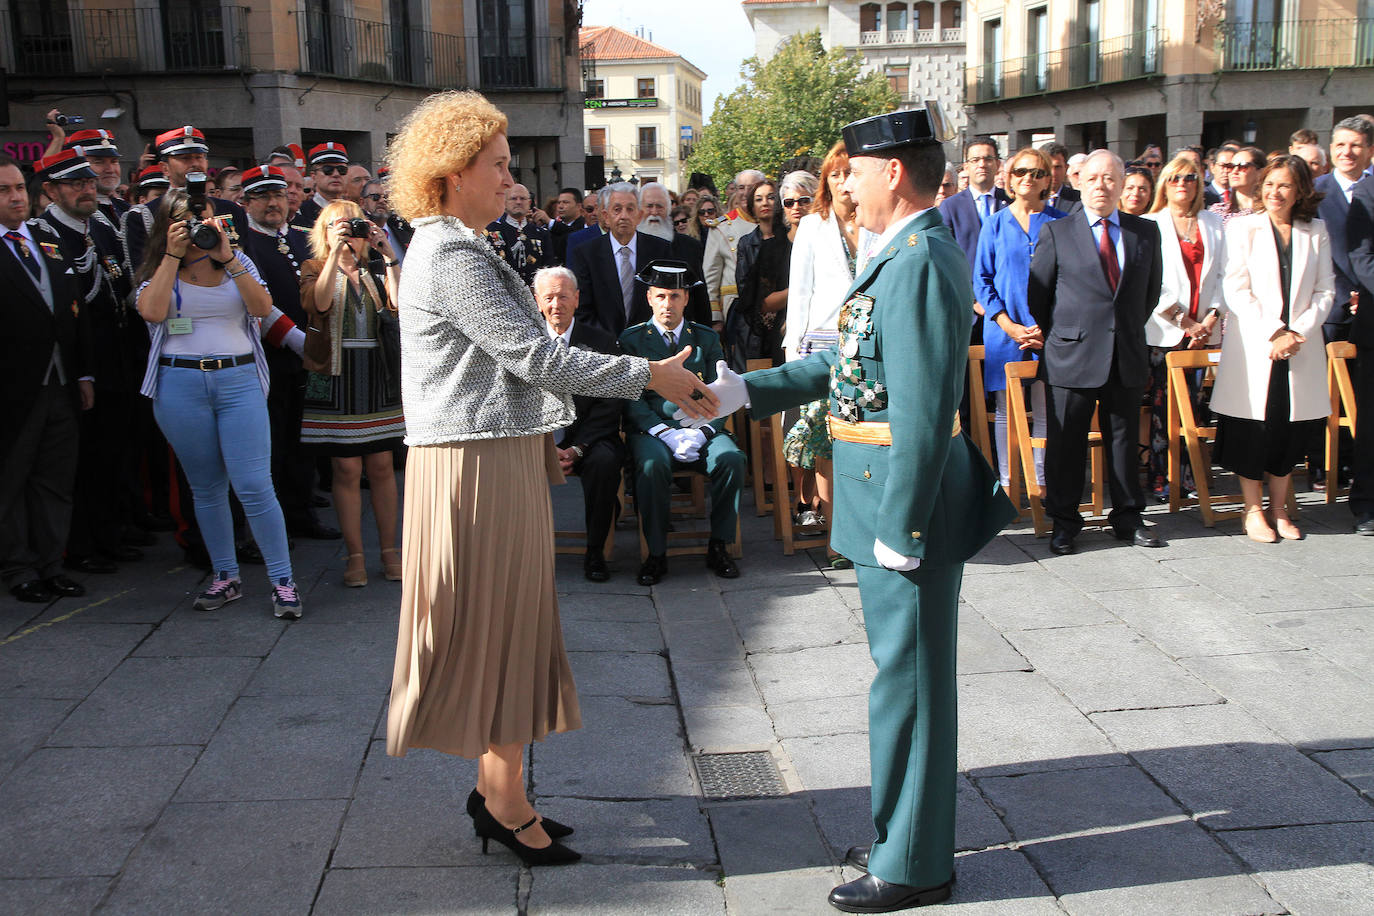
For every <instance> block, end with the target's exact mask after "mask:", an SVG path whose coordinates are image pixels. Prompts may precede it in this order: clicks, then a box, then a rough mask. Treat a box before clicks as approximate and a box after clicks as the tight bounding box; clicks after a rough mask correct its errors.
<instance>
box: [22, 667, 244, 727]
mask: <svg viewBox="0 0 1374 916" xmlns="http://www.w3.org/2000/svg"><path fill="white" fill-rule="evenodd" d="M259 664H260V662H259V660H258V659H256V658H129V659H126V660H125V661H124V662H123V663H121V664H120V666H119V667H118V668H116V669H115V670H114V671H113V672H112V673H111V674H110V676H109V677H107V678H106V679H105V680H104V681H103V682H102V683H101V684H100V686H99V687H97V688H96V689H95V692H93V693H92V694H91V695H90V696H89V697H87V698H86V699H85V700H84V701H83V702H82V703H81V705H80V706H78V707H76V709H75V710H73V711H72V714H71V715H70V716H68V717H67V719H66V721H64V722H63V723H62V725H61V726H60V727H59V728H58V729H57V731H55V732H53V735H52V737H51V738H49V739H48V743H49V744H51V745H53V746H73V745H80V746H86V747H101V746H110V745H133V744H204V743H205V742H207V741H209V740H210V736H211V735H213V734H214V733H215V729H216V728H218V727H219V723H220V721H221V720H223V718H224V713H225V711H226V710H228V708H229V706H230V704H232V703H233V702H234V700H235V699H236V698H237V697H238V695H239V691H240V690H241V689H242V688H243V685H244V684H246V683H248V679H249V678H251V677H252V676H253V672H254V671H255V670H257V667H258V665H259Z"/></svg>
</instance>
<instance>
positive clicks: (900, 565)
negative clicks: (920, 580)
mask: <svg viewBox="0 0 1374 916" xmlns="http://www.w3.org/2000/svg"><path fill="white" fill-rule="evenodd" d="M873 557H874V559H876V560H877V561H878V565H879V566H881V567H882V568H883V569H891V570H893V571H894V572H911V571H912V570H913V569H915V568H917V567H918V566H920V565H921V560H920V558H919V557H904V556H902V555H901V554H900V553H898V552H897V551H895V550H893V549H892V548H891V547H888V546H887V545H886V544H884V543H883V542H882V541H879V540H874V541H873Z"/></svg>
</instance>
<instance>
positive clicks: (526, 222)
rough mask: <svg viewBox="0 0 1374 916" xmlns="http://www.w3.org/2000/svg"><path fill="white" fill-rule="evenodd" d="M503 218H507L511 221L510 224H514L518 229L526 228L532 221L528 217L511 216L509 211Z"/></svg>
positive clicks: (508, 221)
mask: <svg viewBox="0 0 1374 916" xmlns="http://www.w3.org/2000/svg"><path fill="white" fill-rule="evenodd" d="M502 219H504V220H505V221H506V222H507V223H509V224H510V225H512V226H514V227H515V228H516V229H524V228H525V227H526V226H527V225H529V222H530V221H529V220H527V219H516V218H515V217H513V216H511V215H510V214H509V213H507V214H506V215H505V216H503V217H502Z"/></svg>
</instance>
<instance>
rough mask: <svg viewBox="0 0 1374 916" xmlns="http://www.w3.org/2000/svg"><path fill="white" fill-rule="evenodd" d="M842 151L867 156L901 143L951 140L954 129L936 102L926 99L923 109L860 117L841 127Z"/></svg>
mask: <svg viewBox="0 0 1374 916" xmlns="http://www.w3.org/2000/svg"><path fill="white" fill-rule="evenodd" d="M843 136H844V148H845V152H847V153H849V155H851V156H871V155H873V154H875V153H881V152H883V151H884V150H890V149H896V148H898V147H902V146H934V145H936V144H939V143H944V142H946V141H948V140H953V139H954V129H953V128H952V127H950V124H949V119H948V118H946V117H945V112H944V109H942V108H941V107H940V103H939V102H937V101H934V100H929V101H927V102H926V103H925V107H924V108H908V109H905V110H903V111H891V112H888V113H887V114H880V115H874V116H873V117H871V118H861V119H860V120H858V121H853V122H851V123H849V124H846V125H845V127H844V130H843Z"/></svg>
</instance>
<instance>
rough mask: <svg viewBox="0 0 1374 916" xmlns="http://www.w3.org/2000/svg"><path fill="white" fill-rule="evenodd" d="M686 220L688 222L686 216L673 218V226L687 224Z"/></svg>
mask: <svg viewBox="0 0 1374 916" xmlns="http://www.w3.org/2000/svg"><path fill="white" fill-rule="evenodd" d="M687 222H688V220H687V217H685V216H684V217H682V218H680V219H675V220H673V225H674V226H685V225H687Z"/></svg>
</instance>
